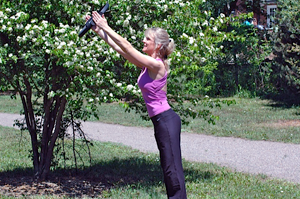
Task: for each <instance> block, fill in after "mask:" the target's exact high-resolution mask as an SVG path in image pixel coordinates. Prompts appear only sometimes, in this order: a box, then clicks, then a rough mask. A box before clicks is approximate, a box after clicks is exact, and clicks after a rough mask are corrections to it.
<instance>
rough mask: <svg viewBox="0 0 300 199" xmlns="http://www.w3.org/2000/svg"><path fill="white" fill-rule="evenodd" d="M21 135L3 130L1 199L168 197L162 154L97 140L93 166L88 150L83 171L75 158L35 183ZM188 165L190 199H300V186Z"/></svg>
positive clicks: (26, 139)
mask: <svg viewBox="0 0 300 199" xmlns="http://www.w3.org/2000/svg"><path fill="white" fill-rule="evenodd" d="M20 135H21V133H20V132H19V131H18V130H15V129H12V128H7V127H1V126H0V136H1V139H0V148H1V150H0V198H14V197H13V196H19V197H20V198H33V199H36V198H47V199H48V198H92V197H97V198H111V199H129V198H130V199H132V198H140V199H153V198H155V199H160V198H166V195H165V188H164V185H163V182H162V173H161V170H160V166H159V157H158V155H157V154H152V153H148V154H145V153H141V152H139V151H137V150H132V149H130V148H129V147H125V146H123V145H116V144H112V143H101V142H95V143H94V146H93V147H91V155H92V157H93V161H92V165H91V166H90V164H89V161H88V158H87V156H86V155H85V153H86V152H84V150H83V151H82V152H81V154H82V160H81V161H78V162H79V164H78V169H77V172H75V169H74V168H73V167H71V166H70V165H71V162H72V161H74V160H73V159H72V158H70V159H69V160H68V161H67V163H66V165H65V169H57V170H53V171H52V173H51V175H50V178H49V180H48V181H46V182H39V181H34V180H33V179H32V176H33V173H32V169H31V168H32V163H31V159H30V157H28V150H30V142H29V135H28V133H26V132H24V134H23V135H22V138H21V136H20ZM70 145H71V143H69V142H67V143H66V145H65V146H66V148H67V149H66V151H67V154H68V153H69V152H71V151H70V149H71V147H70ZM60 164H63V163H62V162H61V163H60ZM183 164H184V170H185V177H186V187H187V193H188V198H189V199H199V198H228V199H232V198H243V199H244V198H249V199H253V198H257V199H262V198H287V199H291V198H295V199H296V198H299V196H300V185H295V184H293V183H288V182H285V181H280V180H272V179H269V178H268V177H266V176H264V175H248V174H243V173H238V172H233V171H231V170H229V169H228V168H225V167H220V166H217V165H214V164H204V163H195V162H187V161H184V163H183ZM89 166H90V167H89ZM9 193H10V196H8V194H9ZM29 195H30V197H29Z"/></svg>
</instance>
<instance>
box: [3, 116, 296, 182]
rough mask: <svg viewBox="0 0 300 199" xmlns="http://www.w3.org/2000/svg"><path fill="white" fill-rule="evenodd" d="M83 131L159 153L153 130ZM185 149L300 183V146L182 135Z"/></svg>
mask: <svg viewBox="0 0 300 199" xmlns="http://www.w3.org/2000/svg"><path fill="white" fill-rule="evenodd" d="M20 118H22V116H20V115H16V114H7V113H0V125H1V126H8V127H13V123H14V120H15V119H20ZM83 130H84V131H85V132H86V134H87V135H88V137H89V138H90V139H94V140H98V141H103V142H115V143H121V144H124V145H127V146H130V147H132V148H134V149H138V150H140V151H143V152H154V153H158V149H157V146H156V142H155V138H154V135H153V129H152V128H143V127H127V126H121V125H114V124H106V123H101V122H85V123H83ZM181 149H182V156H183V158H184V159H186V160H188V161H195V162H206V163H216V164H218V165H221V166H226V167H229V168H232V169H234V170H236V171H239V172H245V173H251V174H264V175H268V176H270V177H273V178H279V179H283V180H287V181H290V182H295V183H300V168H299V165H300V145H297V144H285V143H277V142H268V141H250V140H244V139H239V138H231V137H214V136H207V135H199V134H190V133H182V135H181Z"/></svg>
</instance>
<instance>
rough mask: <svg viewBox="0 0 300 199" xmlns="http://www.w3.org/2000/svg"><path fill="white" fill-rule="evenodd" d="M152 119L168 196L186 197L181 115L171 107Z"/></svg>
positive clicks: (180, 198)
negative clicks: (181, 144) (182, 157)
mask: <svg viewBox="0 0 300 199" xmlns="http://www.w3.org/2000/svg"><path fill="white" fill-rule="evenodd" d="M151 119H152V121H153V124H154V130H155V139H156V142H157V146H158V149H159V152H160V161H161V167H162V170H163V173H164V181H165V185H166V189H167V195H168V198H176V199H185V198H186V189H185V180H184V173H183V167H182V159H181V149H180V132H181V120H180V117H179V116H178V115H177V114H176V113H175V112H174V111H173V110H172V109H171V110H168V111H166V112H164V113H161V114H159V115H157V116H155V117H153V118H151Z"/></svg>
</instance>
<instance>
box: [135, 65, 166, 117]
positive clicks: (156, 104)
mask: <svg viewBox="0 0 300 199" xmlns="http://www.w3.org/2000/svg"><path fill="white" fill-rule="evenodd" d="M158 60H160V59H158ZM167 77H168V73H167V72H166V73H165V75H164V76H163V77H162V78H161V79H158V80H153V79H152V78H151V77H150V76H149V74H148V68H146V67H144V68H143V71H142V72H141V74H140V76H139V78H138V81H137V83H138V86H139V87H140V89H141V91H142V94H143V98H144V100H145V103H146V107H147V111H148V114H149V116H150V117H153V116H155V115H158V114H160V113H162V112H164V111H166V110H169V109H170V108H171V107H170V105H169V104H168V101H167V93H166V92H165V91H163V90H162V88H163V87H164V86H165V84H166V83H167Z"/></svg>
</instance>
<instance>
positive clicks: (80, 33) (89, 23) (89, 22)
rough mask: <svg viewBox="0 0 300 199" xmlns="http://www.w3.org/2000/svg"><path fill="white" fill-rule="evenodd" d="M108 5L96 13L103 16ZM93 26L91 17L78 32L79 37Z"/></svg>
mask: <svg viewBox="0 0 300 199" xmlns="http://www.w3.org/2000/svg"><path fill="white" fill-rule="evenodd" d="M108 7H109V4H108V3H106V4H105V6H104V7H103V8H102V9H101V10H99V11H98V13H99V14H100V15H102V14H104V13H105V12H106V10H107V9H108ZM94 25H96V24H95V22H94V20H93V17H91V18H90V19H89V20H88V21H87V22H86V23H85V25H84V27H83V28H82V30H81V31H80V32H79V34H78V35H79V37H82V36H83V35H84V34H85V33H86V32H87V31H89V30H90V29H91V28H92V27H93V26H94Z"/></svg>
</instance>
